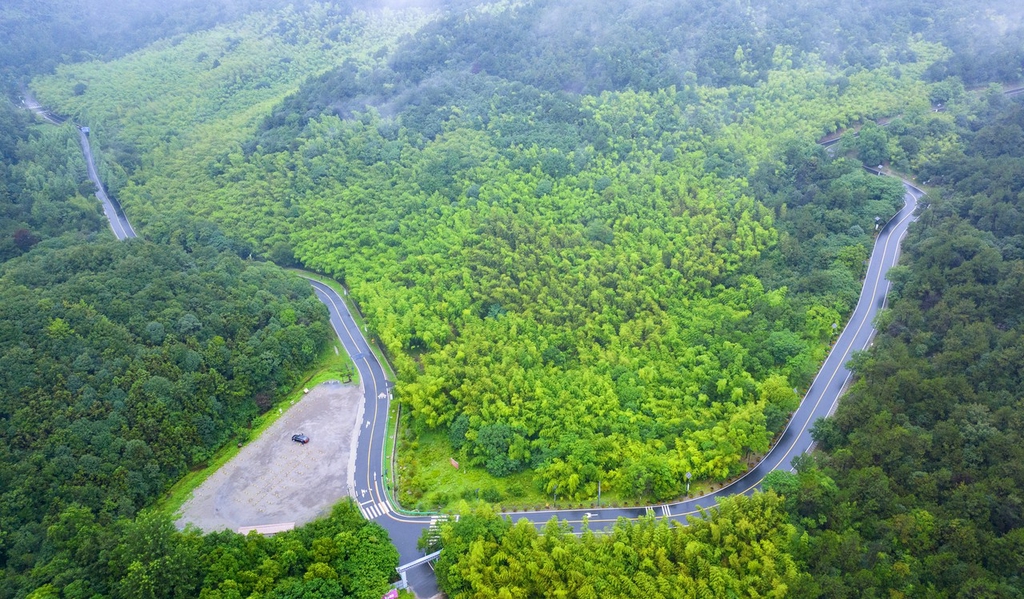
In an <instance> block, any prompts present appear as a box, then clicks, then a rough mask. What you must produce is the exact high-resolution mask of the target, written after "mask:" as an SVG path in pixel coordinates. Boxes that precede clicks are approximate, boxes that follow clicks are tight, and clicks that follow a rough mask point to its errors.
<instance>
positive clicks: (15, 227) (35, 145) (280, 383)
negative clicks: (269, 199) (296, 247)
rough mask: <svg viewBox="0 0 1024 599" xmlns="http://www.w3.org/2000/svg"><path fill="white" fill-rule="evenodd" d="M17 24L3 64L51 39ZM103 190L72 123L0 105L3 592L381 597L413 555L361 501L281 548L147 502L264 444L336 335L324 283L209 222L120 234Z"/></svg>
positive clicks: (283, 540) (282, 541) (117, 151)
mask: <svg viewBox="0 0 1024 599" xmlns="http://www.w3.org/2000/svg"><path fill="white" fill-rule="evenodd" d="M16 8H17V7H12V6H7V5H5V6H4V7H3V8H2V9H0V10H2V11H7V12H5V16H9V14H10V13H9V11H11V10H15V9H16ZM36 8H39V7H38V6H37V7H36ZM129 8H130V7H129ZM140 10H141V9H140ZM129 12H130V10H129ZM60 14H65V13H60V12H59V11H58V14H57V17H58V18H59V16H60ZM67 14H70V13H67ZM191 16H192V17H197V18H198V17H199V16H200V15H199V14H198V13H193V14H192V15H191ZM149 17H152V18H156V15H153V14H152V13H149ZM32 22H33V23H35V24H36V25H40V26H42V25H41V23H42V21H39V20H34V21H32ZM0 23H2V25H3V27H7V26H11V27H13V28H14V31H16V32H17V35H15V36H12V37H11V38H10V41H11V42H12V45H11V46H7V45H5V46H4V52H5V53H6V52H7V51H9V50H10V51H14V50H16V46H17V43H18V42H19V40H29V39H30V38H31V36H32V35H35V33H37V32H36V30H33V29H31V28H29V29H28V30H26V29H24V28H22V27H21V26H20V25H18V24H17V23H15V24H13V25H12V24H11V22H10V21H8V20H6V19H4V20H0ZM76 27H79V28H80V29H81V30H83V31H84V30H85V29H88V26H87V25H83V24H81V23H78V24H77V25H76ZM154 27H155V29H154V30H153V31H154V32H156V31H162V32H163V33H162V34H161V35H165V34H168V33H173V31H169V30H167V29H165V28H164V26H163V25H162V24H154ZM90 33H91V34H95V33H97V30H95V29H92V30H90ZM136 34H137V35H140V36H144V35H146V34H145V32H138V31H137V32H136ZM154 35H155V33H154ZM19 36H21V37H19ZM140 39H141V38H140ZM38 41H41V42H45V41H46V40H44V39H41V40H38ZM80 41H81V40H74V39H62V40H61V43H64V44H67V47H77V48H78V49H79V50H82V51H88V50H89V46H88V44H86V43H85V42H82V43H79V42H80ZM106 41H108V42H109V41H110V40H106ZM122 41H123V40H122ZM38 49H39V52H40V53H41V54H40V55H42V54H45V51H46V49H45V44H39V48H38ZM50 58H53V57H52V56H51V57H50ZM64 58H65V59H67V58H68V57H64ZM6 60H7V58H6V54H5V66H10V65H11V64H12V63H11V62H9V61H6ZM19 66H20V67H23V68H25V69H33V68H40V67H39V65H33V64H22V65H19ZM7 74H10V73H7ZM101 136H102V133H101ZM111 150H112V152H111V153H112V154H113V155H114V156H115V157H123V156H130V154H129V153H128V152H127V151H126V149H125V148H124V147H119V146H112V147H111ZM129 166H130V165H129ZM103 170H104V174H105V175H108V176H109V175H110V173H111V171H110V170H108V169H106V168H104V169H103ZM94 191H95V188H94V187H93V184H92V183H91V182H90V181H89V180H88V178H87V176H86V167H85V162H84V159H83V157H82V152H81V148H80V147H79V143H78V131H77V129H76V128H75V127H74V126H73V125H71V124H67V125H63V126H59V127H58V126H53V125H40V124H35V122H34V120H33V118H32V116H31V115H30V113H28V112H27V111H23V110H21V109H20V108H17V107H16V106H15V104H14V103H9V102H4V103H2V104H0V295H2V296H3V297H2V298H0V372H2V373H3V374H2V375H0V564H2V570H0V597H25V596H26V595H29V594H31V596H34V597H90V596H107V597H196V596H199V595H200V594H202V595H203V596H206V597H237V596H249V595H251V594H253V593H259V594H262V596H265V597H280V598H286V597H336V596H340V595H344V596H351V597H366V598H371V597H372V598H374V599H376V598H377V597H380V596H381V595H382V594H383V593H384V592H385V591H386V590H387V588H388V587H389V585H390V583H389V580H390V578H391V577H392V576H393V574H394V567H395V565H396V564H397V560H398V556H397V552H396V551H395V549H394V547H393V546H392V545H391V543H390V540H389V539H388V536H387V533H386V532H385V531H384V530H383V529H381V528H380V527H378V526H376V525H372V524H369V523H367V522H366V521H365V520H364V519H363V518H362V516H361V515H360V514H359V512H358V510H357V509H356V508H355V507H354V506H350V505H348V504H347V503H342V504H339V505H338V506H337V507H336V508H335V511H334V513H333V514H332V515H331V516H330V517H328V518H326V519H322V520H319V521H317V522H315V523H313V524H310V525H308V526H305V527H302V528H300V529H298V530H296V531H293V532H290V533H287V534H284V535H280V536H278V537H276V538H274V539H272V540H271V539H264V538H262V537H258V536H256V537H252V538H245V537H242V536H239V535H236V534H234V533H231V532H224V533H216V534H207V535H203V534H202V533H201V532H200V531H198V530H191V529H189V530H186V531H184V532H181V531H177V530H175V528H174V525H173V523H172V519H171V518H170V517H169V515H164V514H159V515H158V514H154V513H150V512H148V511H145V509H144V508H146V507H147V506H149V505H150V504H152V502H153V501H154V499H156V498H157V497H158V496H159V495H160V494H161V493H162V492H164V491H166V490H167V489H168V487H170V485H171V484H173V483H174V482H175V481H177V480H178V479H179V478H180V477H181V476H182V475H183V474H184V473H186V472H188V471H189V470H190V469H192V468H194V467H197V466H201V465H202V464H204V463H205V461H206V460H207V459H209V458H211V457H212V456H213V455H214V453H215V452H216V451H217V450H218V449H219V448H221V447H222V446H223V445H224V444H226V443H230V444H235V443H237V442H243V441H245V440H247V439H248V435H249V429H250V427H251V426H252V425H253V421H254V419H256V418H258V417H259V416H260V415H261V414H262V413H263V412H264V411H266V410H267V409H268V408H269V407H270V406H271V405H273V403H274V402H275V401H276V400H277V399H278V397H279V395H280V394H281V393H284V392H287V391H289V390H290V389H291V387H292V386H293V385H294V384H295V383H296V382H297V381H298V379H299V377H301V376H302V375H304V373H305V372H306V370H307V369H308V368H310V367H311V366H312V365H313V362H314V361H315V360H316V359H317V357H318V356H319V355H320V354H321V352H322V351H323V350H324V348H325V344H326V342H327V340H328V339H329V336H330V335H331V331H330V328H329V326H328V324H327V313H326V310H325V309H324V307H323V305H322V304H321V303H320V302H319V301H318V300H316V298H315V296H314V295H313V293H312V290H311V289H310V287H309V285H308V284H307V283H306V282H304V281H303V280H301V279H299V278H297V277H295V276H294V275H291V274H288V273H285V272H283V271H282V270H280V269H279V268H277V267H275V266H273V265H271V264H268V263H264V262H254V261H252V260H249V259H246V258H248V257H249V256H250V254H251V249H250V248H249V247H248V246H247V245H246V244H244V243H239V242H236V241H234V240H232V239H230V238H228V237H226V236H225V235H224V234H223V233H222V232H221V231H220V230H219V229H218V228H217V227H216V226H213V225H211V224H210V223H206V222H202V221H197V220H194V219H190V218H187V215H177V216H176V217H173V218H167V219H164V220H163V221H162V222H161V226H159V227H152V228H150V229H149V230H147V232H146V237H147V238H148V240H147V241H143V240H133V241H131V242H125V243H119V242H115V241H113V239H112V237H111V236H110V234H109V232H108V228H107V224H106V222H105V220H104V219H103V216H102V213H101V211H100V208H99V204H98V202H97V201H96V199H95V197H93V193H94Z"/></svg>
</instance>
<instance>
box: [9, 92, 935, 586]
mask: <svg viewBox="0 0 1024 599" xmlns="http://www.w3.org/2000/svg"><path fill="white" fill-rule="evenodd" d="M24 104H25V106H26V108H28V109H30V110H32V111H33V112H35V113H36V114H38V115H40V116H41V117H42V118H43V119H45V120H46V121H48V122H51V123H54V124H60V123H61V121H60V120H59V119H57V118H56V117H54V116H53V115H51V114H50V113H48V112H47V111H46V110H44V109H43V108H42V107H41V106H39V104H38V103H37V102H35V100H34V99H32V98H31V96H30V95H28V94H26V97H25V101H24ZM79 136H80V141H81V145H82V153H83V155H84V156H85V160H86V164H87V166H88V171H89V178H90V179H91V180H92V181H93V183H94V184H95V185H96V188H97V192H96V196H97V198H98V199H99V200H100V202H101V203H102V205H103V211H104V214H105V215H106V216H107V219H108V221H109V222H110V227H111V230H112V231H113V232H114V234H115V235H116V236H117V238H118V239H121V240H123V239H128V238H132V237H135V236H136V235H135V231H134V230H133V229H132V226H131V224H130V223H129V222H128V219H127V218H126V217H125V215H124V212H123V211H122V210H121V209H120V206H119V205H118V204H117V203H116V202H115V201H113V200H112V199H111V198H110V197H109V196H108V195H107V193H106V192H105V191H104V188H103V184H102V182H101V181H100V179H99V174H98V172H97V170H96V165H95V162H94V160H93V155H92V149H91V147H90V145H89V137H88V133H87V130H86V129H85V128H81V127H80V128H79ZM868 170H871V171H872V172H875V173H876V174H879V175H881V174H882V173H878V172H877V171H874V170H873V169H868ZM903 185H904V187H905V188H906V194H905V196H904V198H905V204H904V206H903V208H902V209H901V210H900V211H899V212H898V213H897V214H896V215H895V216H893V217H892V219H890V220H889V221H888V222H887V223H886V224H885V225H884V226H883V227H881V230H880V231H879V232H878V236H877V238H876V240H875V245H874V249H873V250H872V253H871V258H870V260H869V262H868V269H867V274H866V276H865V279H864V286H863V288H862V290H861V295H860V299H859V301H858V303H857V306H856V308H855V309H854V312H853V315H852V316H851V317H850V320H849V322H848V323H847V324H846V326H845V327H844V329H843V331H842V333H841V334H840V335H839V338H838V339H837V341H836V343H835V345H834V346H833V347H832V350H831V351H830V352H829V354H828V357H827V358H826V360H825V362H824V364H823V366H822V367H821V370H820V371H819V372H818V374H817V376H816V377H815V379H814V381H813V383H812V384H811V386H810V388H809V389H808V391H807V394H806V395H805V396H804V398H803V400H802V402H801V403H800V406H799V408H797V410H796V412H795V413H794V414H793V416H792V417H791V418H790V420H789V423H788V424H787V426H786V429H785V430H784V431H783V432H782V434H781V435H780V436H779V437H778V438H777V440H776V442H775V444H774V446H773V447H772V448H771V449H770V450H769V452H768V454H767V455H766V456H765V457H764V459H763V460H761V462H760V463H758V464H757V465H756V466H754V467H753V468H752V469H751V470H749V471H748V472H747V473H746V474H744V475H743V476H741V477H740V478H738V479H736V480H734V481H733V482H731V483H730V484H728V485H726V486H725V487H723V488H721V489H719V490H717V491H715V492H713V493H710V494H707V495H703V496H701V497H698V498H695V499H688V500H685V501H679V502H675V503H665V504H660V505H655V506H648V507H634V508H596V509H595V508H591V509H589V510H546V511H534V512H517V513H514V514H506V515H508V516H511V517H514V518H517V519H521V518H526V519H527V520H529V521H531V522H534V523H536V524H542V523H545V522H547V521H548V520H550V519H551V518H552V517H553V516H557V517H558V518H560V519H562V520H564V521H566V522H568V523H569V524H571V525H578V524H580V523H582V522H583V521H584V519H587V520H588V521H589V526H590V527H591V528H602V527H605V526H607V525H610V524H612V523H614V522H615V521H616V520H617V519H618V518H623V517H625V518H639V517H642V516H646V515H648V514H653V515H655V516H656V517H667V518H671V519H674V520H679V521H682V522H685V521H686V517H687V516H690V515H693V514H696V513H698V511H699V509H705V508H710V507H713V506H714V505H715V504H716V503H717V501H718V499H719V498H721V497H726V496H730V495H736V494H740V493H744V494H749V493H752V492H753V491H754V490H755V489H757V488H758V487H759V486H760V485H761V482H762V481H763V480H764V477H765V476H766V475H767V474H768V473H769V472H772V471H773V470H780V469H781V470H791V469H792V461H793V458H794V457H796V456H798V455H800V454H802V453H804V452H806V451H808V450H809V449H810V448H811V446H812V444H813V441H812V439H811V435H810V428H811V426H812V425H813V424H814V422H815V421H816V420H817V419H819V418H823V417H825V416H828V415H829V414H831V413H832V412H833V411H834V410H835V408H836V405H837V403H838V401H839V397H840V396H841V395H842V393H843V390H844V389H845V388H846V385H847V384H848V383H849V381H850V378H851V377H852V373H851V372H850V371H849V370H848V369H847V368H846V366H845V364H846V362H847V361H848V360H849V358H850V356H851V354H852V353H853V352H855V351H857V350H862V349H865V348H867V347H868V346H869V345H870V344H871V340H872V338H873V336H874V334H875V331H874V328H873V326H872V321H873V319H874V318H875V316H876V315H877V314H878V312H879V310H881V309H882V308H883V307H884V305H885V301H886V296H887V294H888V291H889V287H890V283H889V281H888V280H887V279H886V277H885V275H886V273H887V272H888V270H889V269H890V268H891V267H892V266H894V265H895V264H896V262H897V260H898V259H899V254H900V243H901V242H902V241H903V238H904V236H905V235H906V233H907V228H908V227H909V225H910V223H911V222H913V220H914V211H915V210H916V208H917V202H918V199H920V197H921V196H922V195H924V192H923V191H921V190H920V189H918V188H917V187H914V186H913V185H911V184H910V183H909V182H907V181H903ZM309 282H310V284H311V285H312V286H313V289H314V291H315V293H316V295H317V297H318V298H319V299H320V301H321V302H323V303H324V305H325V306H327V309H328V310H329V312H330V318H331V324H332V326H333V327H334V331H335V333H337V335H338V338H339V339H340V340H341V342H342V344H343V345H344V347H345V349H346V351H348V353H349V355H350V356H351V358H352V361H353V363H354V364H355V366H356V368H357V369H358V370H359V376H360V380H361V381H362V385H363V388H364V402H365V403H364V411H363V414H364V422H363V423H361V425H360V428H359V431H360V433H359V443H358V449H357V452H356V456H355V469H354V471H353V473H352V475H351V476H352V477H353V478H352V479H350V483H351V486H352V488H353V489H355V492H356V497H355V500H356V502H357V503H358V505H359V509H360V511H361V512H362V513H363V515H364V516H365V517H366V518H367V519H369V520H373V521H375V522H377V523H378V524H380V525H381V526H383V527H384V528H385V529H386V530H387V531H388V533H389V534H390V535H391V540H392V542H394V544H395V546H396V547H397V548H398V551H399V554H400V556H401V561H402V563H409V562H412V561H414V560H416V559H418V558H420V557H421V552H420V551H419V550H418V549H417V547H416V543H417V540H418V539H419V537H420V535H421V533H422V531H423V530H424V529H425V528H427V527H429V526H430V525H431V524H432V523H433V522H434V521H435V520H436V517H434V518H432V517H430V516H422V515H407V514H405V513H403V512H402V510H400V509H398V508H397V507H396V506H395V504H394V503H393V502H392V501H391V499H390V497H391V493H390V492H389V489H388V488H387V487H386V485H387V484H388V483H387V481H386V480H385V478H384V476H383V473H384V472H385V470H384V467H383V466H384V444H385V442H386V440H387V426H388V408H389V406H390V400H391V393H390V390H391V385H392V384H391V382H389V381H388V380H387V378H386V376H385V373H384V369H383V368H382V367H381V364H380V362H379V361H378V360H377V357H376V356H375V355H374V353H373V351H371V349H370V345H369V343H368V342H367V340H366V337H365V335H364V331H362V330H361V329H360V328H359V326H358V324H357V323H356V320H355V319H354V318H353V317H352V314H351V312H350V311H349V308H348V306H347V305H346V303H345V301H344V299H343V298H342V297H341V296H340V295H339V294H338V292H336V291H335V290H334V289H333V288H332V287H329V286H328V285H325V284H323V283H321V282H319V281H315V280H312V279H310V280H309ZM407 577H408V582H409V585H410V587H411V588H412V589H413V590H414V591H415V592H416V594H417V596H420V597H430V596H432V595H434V594H436V593H437V582H436V579H435V577H434V575H433V570H432V569H431V568H430V567H429V565H428V564H423V565H421V566H419V567H416V568H413V569H411V570H409V571H408V573H407Z"/></svg>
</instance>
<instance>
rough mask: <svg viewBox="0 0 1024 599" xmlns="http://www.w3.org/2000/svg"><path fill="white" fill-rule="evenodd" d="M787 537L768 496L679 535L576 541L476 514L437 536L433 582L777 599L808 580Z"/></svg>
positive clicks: (651, 531)
mask: <svg viewBox="0 0 1024 599" xmlns="http://www.w3.org/2000/svg"><path fill="white" fill-rule="evenodd" d="M792 534H793V527H792V525H790V524H789V523H788V522H787V516H786V513H785V511H784V510H783V509H782V500H781V499H780V498H779V497H778V496H776V495H775V494H757V495H755V496H754V497H751V498H748V497H743V496H738V497H735V498H731V499H728V500H723V501H722V503H721V504H719V506H718V507H716V508H714V509H712V510H710V512H709V513H707V514H704V515H702V516H701V517H699V518H693V519H692V520H691V522H690V524H689V525H688V526H685V527H684V526H680V525H678V524H675V523H669V522H667V521H665V520H654V519H653V518H646V519H641V520H639V521H637V522H630V521H626V520H620V521H619V522H618V523H616V524H615V526H614V528H613V529H612V530H611V532H609V533H606V534H595V533H594V532H591V531H589V530H587V531H585V532H584V533H583V535H582V536H581V537H577V536H576V535H574V534H573V533H572V531H571V530H570V529H569V528H568V526H567V525H564V524H558V523H557V522H556V521H554V520H552V521H551V522H550V523H548V525H547V526H545V527H544V528H543V529H541V530H539V531H538V529H537V528H536V527H535V526H534V525H533V524H532V523H530V522H529V521H527V520H521V521H520V522H519V523H517V524H514V525H513V524H511V522H509V521H507V520H505V521H503V520H500V519H498V518H497V517H496V516H493V515H488V514H486V513H477V514H471V515H466V516H463V518H462V519H460V521H459V522H457V523H449V524H445V525H443V526H442V528H441V543H442V545H443V546H444V550H443V551H442V553H441V558H440V560H439V561H438V564H437V569H436V571H437V573H438V582H439V583H440V585H441V588H442V589H443V590H444V591H445V592H446V593H448V596H450V597H453V598H454V599H461V598H468V597H481V598H488V597H495V598H498V597H539V596H544V597H588V598H597V597H645V598H647V597H673V598H701V597H787V596H790V595H791V592H792V591H793V590H795V588H798V587H800V586H801V585H803V584H805V583H806V582H807V580H808V579H809V577H808V576H807V574H805V573H803V572H801V569H800V568H799V567H798V565H797V562H796V561H795V560H794V558H793V556H792V555H791V554H790V553H789V551H788V546H789V541H790V537H791V535H792Z"/></svg>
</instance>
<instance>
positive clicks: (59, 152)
mask: <svg viewBox="0 0 1024 599" xmlns="http://www.w3.org/2000/svg"><path fill="white" fill-rule="evenodd" d="M30 122H31V116H29V114H28V113H27V112H24V111H19V110H18V109H17V108H15V107H14V106H12V105H11V104H8V103H7V102H4V103H0V262H5V261H7V260H9V259H11V258H14V257H16V256H19V255H21V254H22V253H24V252H26V251H28V250H29V249H31V248H32V246H34V245H35V244H37V243H39V242H40V241H41V240H43V239H48V238H51V237H57V236H60V235H63V234H67V233H70V232H71V231H76V232H78V233H80V234H82V235H87V234H89V233H92V232H95V231H97V230H100V229H101V228H103V226H104V224H103V221H102V218H103V216H102V213H101V212H100V209H99V205H98V204H97V203H96V202H95V200H94V198H92V193H93V192H94V189H93V187H92V183H90V182H88V179H87V178H86V175H85V159H83V158H82V152H81V149H80V148H79V146H78V131H77V130H75V129H74V127H71V126H65V127H60V128H57V127H45V128H34V127H30V125H29V124H30Z"/></svg>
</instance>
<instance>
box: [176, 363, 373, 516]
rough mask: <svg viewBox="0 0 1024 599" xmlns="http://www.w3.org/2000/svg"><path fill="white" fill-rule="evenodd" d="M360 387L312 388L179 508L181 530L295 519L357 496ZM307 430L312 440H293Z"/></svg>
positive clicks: (333, 386)
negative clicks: (355, 474) (187, 526)
mask: <svg viewBox="0 0 1024 599" xmlns="http://www.w3.org/2000/svg"><path fill="white" fill-rule="evenodd" d="M362 406H363V397H362V390H361V389H360V388H359V387H357V386H352V385H342V384H340V383H336V382H332V383H324V384H322V385H320V386H318V387H316V388H314V389H311V390H310V392H309V393H308V394H306V395H305V396H304V397H303V398H302V400H301V401H299V402H298V403H296V404H295V405H294V406H292V407H291V408H290V409H288V410H287V411H286V412H285V413H284V414H283V415H282V416H281V417H280V418H279V419H278V420H277V422H275V423H274V424H273V425H271V427H270V428H269V429H267V430H266V431H265V432H264V433H263V434H262V435H261V436H260V437H259V438H258V439H255V440H253V441H250V442H249V444H248V445H246V446H245V447H244V448H242V450H241V451H240V452H239V453H238V455H236V456H235V457H234V458H233V459H232V460H231V461H230V462H228V463H227V464H226V465H225V466H224V467H223V468H221V469H220V470H218V471H217V472H216V473H214V474H213V475H212V476H210V478H208V479H207V480H206V481H205V482H204V483H203V484H202V485H201V486H200V487H199V488H198V489H196V491H195V493H194V494H193V496H192V498H191V499H189V500H188V501H187V502H186V503H185V505H184V506H182V509H181V518H180V519H179V520H178V521H177V524H178V526H179V527H182V528H183V527H184V526H185V524H187V523H191V524H195V525H196V526H198V527H199V528H201V529H202V530H204V531H207V532H210V531H214V530H224V529H229V530H238V529H239V528H240V527H243V526H261V525H269V524H281V523H286V522H294V523H295V524H296V526H298V525H301V524H303V523H305V522H308V521H310V520H313V519H315V518H317V517H318V516H320V515H324V514H326V513H327V512H329V511H330V508H331V506H332V505H334V504H335V503H337V502H338V500H339V499H341V498H342V497H345V496H351V495H352V494H353V493H352V490H353V483H352V482H351V481H350V478H351V477H352V472H353V471H354V465H353V464H352V462H353V461H354V459H355V458H354V456H355V446H356V442H357V440H358V438H357V437H358V434H359V426H358V423H359V422H361V420H362V409H363V407H362ZM296 433H304V434H306V435H307V436H309V439H310V441H309V443H307V444H305V445H303V444H301V443H296V442H294V441H292V440H291V437H292V435H294V434H296Z"/></svg>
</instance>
